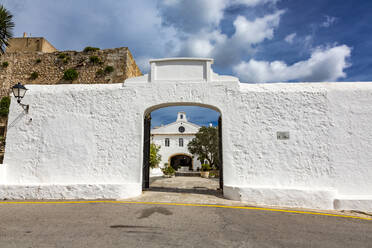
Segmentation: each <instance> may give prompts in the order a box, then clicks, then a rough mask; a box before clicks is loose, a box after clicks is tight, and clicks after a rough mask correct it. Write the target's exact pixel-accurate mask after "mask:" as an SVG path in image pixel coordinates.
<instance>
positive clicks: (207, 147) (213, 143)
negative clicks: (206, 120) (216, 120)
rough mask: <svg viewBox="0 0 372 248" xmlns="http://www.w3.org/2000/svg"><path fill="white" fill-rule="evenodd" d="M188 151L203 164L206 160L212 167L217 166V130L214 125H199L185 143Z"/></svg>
mask: <svg viewBox="0 0 372 248" xmlns="http://www.w3.org/2000/svg"><path fill="white" fill-rule="evenodd" d="M187 148H188V149H189V152H190V153H192V154H193V155H194V156H197V157H198V160H199V161H200V162H201V163H202V164H203V163H205V161H208V164H209V165H210V166H211V167H212V168H217V169H218V168H219V163H220V161H219V147H218V130H217V128H216V127H201V128H200V129H199V132H198V133H196V135H195V138H193V139H192V140H191V141H190V142H189V144H188V145H187Z"/></svg>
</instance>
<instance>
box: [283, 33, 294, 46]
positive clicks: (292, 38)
mask: <svg viewBox="0 0 372 248" xmlns="http://www.w3.org/2000/svg"><path fill="white" fill-rule="evenodd" d="M296 35H297V34H296V33H291V34H289V35H287V36H286V37H285V38H284V40H285V41H286V42H288V43H289V44H292V43H293V40H294V38H295V37H296Z"/></svg>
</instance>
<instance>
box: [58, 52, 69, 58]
mask: <svg viewBox="0 0 372 248" xmlns="http://www.w3.org/2000/svg"><path fill="white" fill-rule="evenodd" d="M66 57H67V54H65V53H60V54H58V58H59V59H64V58H66Z"/></svg>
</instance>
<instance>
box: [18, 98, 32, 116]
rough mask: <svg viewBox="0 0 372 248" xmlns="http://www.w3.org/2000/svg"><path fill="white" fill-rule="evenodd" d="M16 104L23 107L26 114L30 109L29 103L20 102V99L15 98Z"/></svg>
mask: <svg viewBox="0 0 372 248" xmlns="http://www.w3.org/2000/svg"><path fill="white" fill-rule="evenodd" d="M17 102H18V104H19V105H20V106H21V107H22V108H23V110H24V111H25V112H26V114H28V110H29V109H30V105H28V104H23V103H21V99H18V100H17Z"/></svg>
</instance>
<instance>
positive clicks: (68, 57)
mask: <svg viewBox="0 0 372 248" xmlns="http://www.w3.org/2000/svg"><path fill="white" fill-rule="evenodd" d="M70 59H71V58H70V56H67V57H65V58H64V59H63V60H62V62H63V63H64V64H67V63H68V62H69V61H70Z"/></svg>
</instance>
